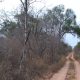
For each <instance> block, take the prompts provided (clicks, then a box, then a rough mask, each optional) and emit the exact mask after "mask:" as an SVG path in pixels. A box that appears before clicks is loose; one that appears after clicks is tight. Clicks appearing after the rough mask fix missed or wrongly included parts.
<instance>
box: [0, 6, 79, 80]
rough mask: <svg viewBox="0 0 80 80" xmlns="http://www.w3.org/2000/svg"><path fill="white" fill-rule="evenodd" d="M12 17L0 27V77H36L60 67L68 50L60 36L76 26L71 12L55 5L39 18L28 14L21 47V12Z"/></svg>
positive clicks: (23, 79)
mask: <svg viewBox="0 0 80 80" xmlns="http://www.w3.org/2000/svg"><path fill="white" fill-rule="evenodd" d="M14 18H15V21H10V20H8V19H7V20H6V19H5V20H4V21H3V23H2V28H1V30H0V32H1V33H2V34H4V35H5V37H1V38H0V80H39V78H45V76H43V75H47V73H49V74H50V73H54V72H56V71H57V70H58V69H60V67H62V66H63V65H64V62H65V56H66V55H67V54H68V53H69V52H70V51H71V50H72V49H71V47H70V46H69V45H67V44H66V43H64V39H63V36H64V34H65V33H72V32H74V31H73V28H75V25H76V26H77V23H76V16H75V14H74V12H73V11H72V10H71V9H67V10H66V11H65V9H64V6H63V5H59V6H56V7H54V8H53V9H52V10H48V11H47V13H45V14H43V15H42V16H41V17H38V16H37V17H35V16H34V15H33V14H30V13H28V17H27V18H28V19H27V24H28V25H27V28H26V29H27V30H26V31H27V34H26V35H27V37H26V38H27V39H26V40H27V43H26V46H25V47H24V44H25V43H24V42H25V41H24V40H25V32H24V31H25V30H24V29H25V28H24V26H25V13H24V11H21V13H20V14H16V15H15V16H14ZM77 27H78V26H77ZM24 48H26V52H25V54H24V55H23V51H24ZM49 74H48V75H49ZM49 77H50V76H49Z"/></svg>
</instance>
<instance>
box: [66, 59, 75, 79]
mask: <svg viewBox="0 0 80 80" xmlns="http://www.w3.org/2000/svg"><path fill="white" fill-rule="evenodd" d="M65 80H76V79H75V66H74V62H73V61H71V62H70V64H69V69H68V72H67V76H66V79H65Z"/></svg>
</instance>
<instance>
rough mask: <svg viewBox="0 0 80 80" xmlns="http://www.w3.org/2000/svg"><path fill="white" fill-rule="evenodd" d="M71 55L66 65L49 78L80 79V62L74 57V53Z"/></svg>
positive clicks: (58, 79)
mask: <svg viewBox="0 0 80 80" xmlns="http://www.w3.org/2000/svg"><path fill="white" fill-rule="evenodd" d="M69 56H70V57H67V61H66V63H65V65H64V67H63V68H61V70H59V71H58V72H57V73H55V74H54V75H53V76H52V78H51V79H49V80H80V63H79V62H78V61H76V60H75V59H74V57H73V54H72V53H71V54H70V55H69Z"/></svg>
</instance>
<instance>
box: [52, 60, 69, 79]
mask: <svg viewBox="0 0 80 80" xmlns="http://www.w3.org/2000/svg"><path fill="white" fill-rule="evenodd" d="M69 63H70V61H67V62H66V64H65V65H64V67H63V68H62V69H61V70H59V72H58V73H56V74H54V75H53V77H52V78H51V79H50V80H65V78H66V75H67V71H68V68H69Z"/></svg>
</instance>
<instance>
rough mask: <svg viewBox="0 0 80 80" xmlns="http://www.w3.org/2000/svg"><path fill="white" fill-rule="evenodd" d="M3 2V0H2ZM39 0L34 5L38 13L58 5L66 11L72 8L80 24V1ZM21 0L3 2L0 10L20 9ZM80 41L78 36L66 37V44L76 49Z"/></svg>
mask: <svg viewBox="0 0 80 80" xmlns="http://www.w3.org/2000/svg"><path fill="white" fill-rule="evenodd" d="M0 1H1V0H0ZM39 1H41V0H38V2H36V3H34V4H32V5H33V7H34V8H35V10H36V11H38V10H39V9H41V8H43V7H45V8H46V9H47V8H48V9H51V8H53V7H54V6H56V5H59V4H63V5H64V6H65V9H67V8H70V9H73V11H74V12H75V14H76V15H77V22H78V23H79V22H80V0H42V1H41V2H39ZM20 4H21V3H20V0H3V2H0V10H5V11H13V10H14V9H16V8H19V5H20ZM79 41H80V39H78V38H77V36H73V35H71V34H66V35H65V42H66V43H68V44H70V45H71V46H72V47H74V46H75V45H76V44H77V42H79Z"/></svg>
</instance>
